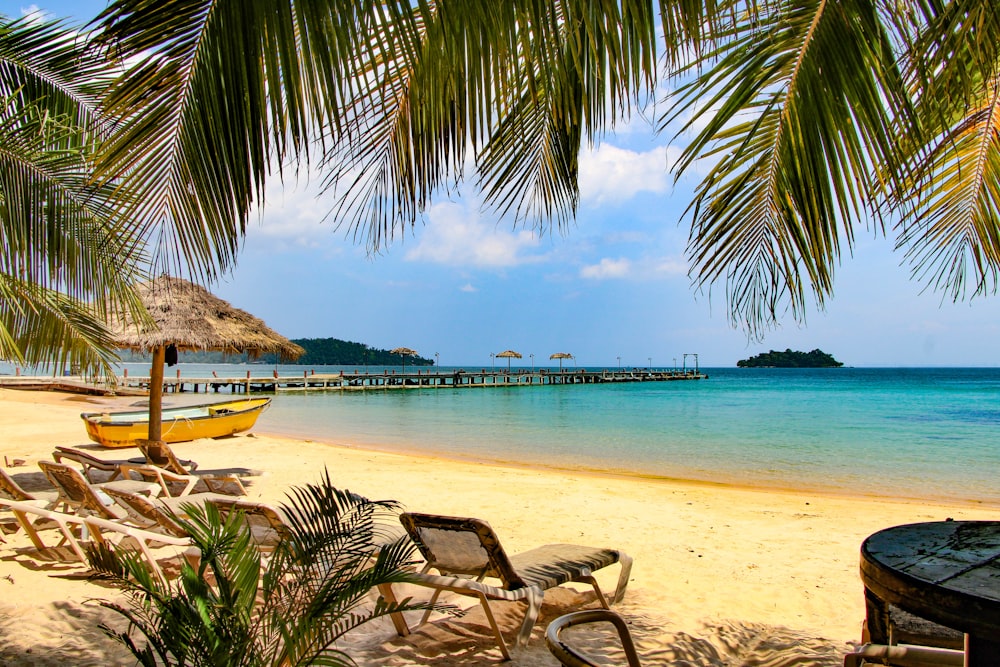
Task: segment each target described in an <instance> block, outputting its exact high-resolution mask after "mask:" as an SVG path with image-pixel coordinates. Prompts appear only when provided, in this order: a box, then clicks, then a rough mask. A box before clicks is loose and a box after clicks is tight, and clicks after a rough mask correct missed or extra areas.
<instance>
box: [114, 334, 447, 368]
mask: <svg viewBox="0 0 1000 667" xmlns="http://www.w3.org/2000/svg"><path fill="white" fill-rule="evenodd" d="M292 342H293V343H296V344H298V345H301V346H302V347H303V348H305V351H306V352H305V354H303V355H302V356H301V357H299V358H298V359H297V360H296V361H292V362H286V361H282V362H281V363H282V364H289V363H290V364H295V365H299V366H399V365H401V364H402V361H403V359H402V357H401V356H400V355H399V354H393V353H392V352H390V351H389V350H382V349H379V348H375V347H371V346H369V345H365V344H364V343H355V342H352V341H348V340H340V339H339V338H296V339H293V340H292ZM121 355H122V361H133V362H134V361H150V360H151V359H152V355H151V354H149V353H145V352H132V351H129V350H124V351H122V352H121ZM177 360H178V361H179V362H182V363H188V364H245V363H251V362H254V361H257V362H259V363H261V364H274V363H276V361H277V360H276V359H275V355H273V354H265V355H262V356H261V357H259V358H257V359H251V358H250V357H249V356H248V355H246V354H226V353H225V352H205V351H191V352H180V353H178V355H177ZM406 365H407V366H433V365H434V360H433V359H425V358H424V357H420V356H416V357H411V356H407V357H406Z"/></svg>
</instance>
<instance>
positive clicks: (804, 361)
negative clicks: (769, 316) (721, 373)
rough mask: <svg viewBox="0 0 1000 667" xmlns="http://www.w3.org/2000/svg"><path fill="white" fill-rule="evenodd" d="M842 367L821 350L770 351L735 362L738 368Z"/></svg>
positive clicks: (841, 364)
mask: <svg viewBox="0 0 1000 667" xmlns="http://www.w3.org/2000/svg"><path fill="white" fill-rule="evenodd" d="M843 365H844V364H843V363H841V362H839V361H837V360H836V359H834V358H833V356H831V355H829V354H827V353H826V352H823V351H822V350H813V351H812V352H798V351H793V350H785V351H784V352H776V351H774V350H771V351H770V352H761V353H760V354H758V355H757V356H755V357H750V358H749V359H741V360H740V361H737V362H736V366H737V367H738V368H840V367H841V366H843Z"/></svg>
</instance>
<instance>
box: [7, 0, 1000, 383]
mask: <svg viewBox="0 0 1000 667" xmlns="http://www.w3.org/2000/svg"><path fill="white" fill-rule="evenodd" d="M4 1H5V2H6V0H4ZM104 4H105V3H104V2H103V1H101V0H74V1H73V2H62V1H61V0H59V1H52V2H47V3H44V4H43V3H39V4H37V5H20V6H18V9H15V8H14V7H15V6H13V5H12V6H10V7H9V8H7V9H2V10H0V13H5V14H7V15H9V16H13V15H17V14H19V13H23V12H27V11H31V10H33V9H38V8H41V10H42V11H45V12H48V13H50V14H51V15H53V16H56V17H72V18H74V19H78V20H81V21H83V20H87V19H89V18H91V17H93V16H94V15H96V14H97V13H98V12H99V11H100V9H102V8H103V7H104ZM0 6H2V4H0ZM672 138H673V133H666V134H660V135H657V134H655V133H654V132H652V130H651V128H650V127H649V125H648V123H647V122H645V121H642V120H636V121H633V122H631V123H630V124H629V125H626V126H623V127H619V128H617V130H616V132H615V133H614V134H613V135H610V136H607V137H605V138H603V140H602V142H601V143H600V145H598V146H596V147H594V149H592V150H591V149H585V150H584V152H583V154H582V155H581V160H580V164H581V173H580V190H581V200H580V206H579V209H578V214H577V216H576V219H575V222H574V223H573V225H572V226H571V228H570V229H568V230H567V232H566V233H565V234H561V233H559V232H558V231H553V232H552V233H551V234H549V233H546V234H545V235H542V236H537V235H533V234H532V233H531V232H530V231H526V230H520V229H518V230H515V229H511V228H510V226H509V225H507V224H504V223H500V224H498V223H497V221H496V220H495V219H493V218H491V217H489V215H484V214H483V213H482V212H481V209H480V206H479V204H478V201H477V199H476V193H475V192H474V190H473V189H472V188H471V186H469V187H467V188H465V189H463V190H462V191H461V192H459V193H455V194H453V195H452V196H450V197H449V196H447V195H444V196H441V197H439V198H438V199H437V200H436V201H435V202H434V204H433V205H432V206H431V207H430V208H429V209H428V210H427V211H426V214H425V215H424V217H423V220H422V221H421V222H420V223H418V224H417V226H416V227H415V228H414V229H413V230H412V232H408V233H407V234H405V236H404V237H403V238H400V239H398V240H397V241H396V242H395V243H393V244H392V245H391V246H390V247H389V248H388V249H386V250H385V251H383V252H381V253H380V254H378V255H377V256H372V255H371V254H370V253H369V252H368V250H367V249H366V248H365V247H364V245H359V244H358V243H356V242H355V241H354V239H353V238H352V237H351V236H350V235H349V234H348V233H347V232H346V230H344V229H337V228H336V226H335V225H333V224H332V223H331V222H330V221H325V220H324V218H325V216H326V213H327V212H328V211H329V210H330V209H331V208H332V205H333V202H331V201H329V200H328V199H327V200H324V199H323V198H321V197H318V187H317V182H318V180H319V179H318V178H315V177H314V178H312V179H311V182H306V183H296V182H294V181H288V180H286V181H285V182H284V183H281V182H279V179H277V178H275V179H272V181H271V183H270V184H269V185H268V188H267V198H266V201H265V203H264V205H263V206H262V208H261V210H260V211H258V212H257V213H256V214H255V215H254V216H253V218H252V220H251V222H250V225H249V231H248V233H247V236H246V239H245V243H244V247H243V250H242V252H241V254H240V257H239V260H238V265H237V267H236V269H235V270H234V271H233V272H232V273H231V274H229V275H227V276H225V277H224V278H223V280H222V281H221V282H220V283H218V284H215V285H212V286H211V289H212V291H213V292H214V293H216V294H217V295H219V296H220V297H222V298H224V299H226V300H228V301H229V302H230V303H232V304H233V305H234V306H236V307H238V308H242V309H244V310H247V311H249V312H251V313H253V314H254V315H256V316H258V317H260V318H262V319H263V320H264V321H265V322H266V323H267V324H268V325H269V326H270V327H271V328H273V329H275V330H276V331H278V332H279V333H281V334H283V335H285V336H287V337H289V338H328V337H329V338H340V339H344V340H350V341H356V342H361V343H365V344H368V345H370V346H372V347H376V348H384V349H391V348H394V347H400V346H405V347H410V348H413V349H415V350H416V351H417V352H419V353H420V355H421V356H423V357H426V358H431V359H434V358H437V359H438V361H439V363H440V364H441V365H442V366H463V367H470V368H477V367H478V368H488V367H489V366H490V365H491V363H492V358H491V353H492V354H495V353H498V352H501V351H503V350H506V349H513V350H516V351H518V352H520V353H521V354H522V355H523V359H522V360H521V363H522V364H523V365H524V366H528V365H529V364H534V365H536V366H538V365H556V364H557V362H555V361H549V356H550V355H551V354H553V353H555V352H569V353H571V354H573V355H574V356H575V357H576V364H577V366H578V367H605V368H613V367H615V366H617V365H621V366H623V367H629V366H647V365H652V366H653V367H673V366H675V365H681V364H682V363H683V361H684V355H685V354H687V355H689V356H688V357H687V364H688V366H690V365H691V363H692V357H691V356H690V355H693V354H697V355H698V363H699V365H700V366H701V367H703V368H712V367H731V366H734V365H735V364H736V362H737V361H738V360H740V359H744V358H747V357H750V356H753V355H755V354H758V353H760V352H765V351H768V350H772V349H774V350H784V349H787V348H790V349H793V350H803V351H809V350H813V349H817V348H818V349H821V350H823V351H824V352H827V353H829V354H832V355H833V356H834V357H835V358H837V359H838V360H839V361H841V362H843V363H844V364H845V365H848V366H859V367H860V366H868V367H888V366H997V365H1000V348H998V346H997V345H996V341H997V340H998V337H1000V336H998V334H1000V300H998V299H1000V297H991V298H977V299H974V300H972V301H966V302H960V303H957V304H955V303H952V302H951V301H950V300H948V299H946V298H942V295H941V293H939V292H933V291H930V290H927V289H925V285H924V284H923V283H921V282H918V281H915V280H912V279H911V278H910V272H909V268H908V267H907V266H905V265H903V264H902V261H903V257H902V254H901V253H899V252H895V251H894V250H893V240H892V239H885V238H881V237H879V236H877V235H876V234H875V233H874V232H871V231H865V230H864V229H863V228H862V229H858V230H857V234H856V241H857V243H856V245H855V247H854V248H853V250H852V251H850V252H846V253H845V255H844V257H842V259H841V263H840V265H839V267H838V268H837V269H836V274H835V276H836V277H835V283H834V294H833V298H832V299H829V300H828V302H827V304H826V307H825V309H824V310H822V311H820V310H817V309H816V308H811V309H810V310H808V311H807V312H806V318H805V322H804V323H800V322H796V321H795V320H794V319H793V318H792V317H791V315H790V314H789V315H788V316H786V317H783V318H782V319H781V320H780V321H779V323H778V325H777V327H776V328H774V329H773V330H771V331H769V332H767V333H766V334H765V335H764V337H763V339H762V340H750V339H749V338H748V337H747V334H746V333H745V332H744V331H743V330H741V329H738V328H733V327H732V326H731V325H730V322H729V318H728V313H727V306H726V302H725V292H724V287H723V286H719V287H717V288H716V289H715V290H714V291H713V292H712V293H710V294H706V293H698V292H697V291H696V290H695V289H694V288H693V287H692V283H691V279H690V277H689V276H688V263H687V261H686V259H685V247H686V245H687V237H688V231H689V225H690V220H689V219H684V218H682V216H683V213H684V210H685V208H686V206H687V204H688V203H689V202H690V200H691V195H692V191H693V188H694V186H695V185H696V183H697V178H698V176H697V174H692V175H691V176H685V177H684V178H683V179H681V180H680V181H679V182H676V183H675V182H674V178H673V175H672V174H670V173H669V172H668V169H667V167H668V163H669V162H670V160H671V159H673V158H674V157H676V155H677V154H678V152H679V149H680V148H681V147H680V146H677V145H672V144H671V139H672ZM681 140H683V138H682V139H681ZM531 355H534V356H533V357H532V356H531ZM516 365H517V363H516V362H515V366H516Z"/></svg>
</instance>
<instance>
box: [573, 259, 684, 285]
mask: <svg viewBox="0 0 1000 667" xmlns="http://www.w3.org/2000/svg"><path fill="white" fill-rule="evenodd" d="M687 270H688V267H687V262H685V261H684V259H683V258H678V257H656V258H640V259H637V260H633V259H629V258H627V257H619V258H618V259H611V258H609V257H604V258H602V259H601V261H600V262H598V263H597V264H589V265H587V266H584V267H583V268H581V269H580V277H581V278H585V279H589V280H617V279H624V278H627V279H630V280H654V279H657V278H663V277H671V276H684V275H687Z"/></svg>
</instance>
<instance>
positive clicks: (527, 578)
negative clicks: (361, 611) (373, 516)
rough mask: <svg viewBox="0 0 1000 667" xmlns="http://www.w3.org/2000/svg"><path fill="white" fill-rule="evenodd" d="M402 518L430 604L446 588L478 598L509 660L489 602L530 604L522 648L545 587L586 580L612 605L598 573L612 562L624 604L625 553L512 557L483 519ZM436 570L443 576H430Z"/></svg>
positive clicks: (558, 549) (547, 549) (555, 549)
mask: <svg viewBox="0 0 1000 667" xmlns="http://www.w3.org/2000/svg"><path fill="white" fill-rule="evenodd" d="M400 521H401V523H402V524H403V527H404V528H405V529H406V532H407V533H408V534H409V535H410V538H411V539H412V540H413V541H414V543H415V544H416V545H417V548H418V549H419V550H420V553H421V554H422V555H423V557H424V559H425V560H426V561H427V562H426V564H425V565H424V567H423V569H421V571H420V572H419V573H415V574H413V575H412V576H413V577H414V583H417V584H419V585H422V586H427V587H429V588H433V589H435V592H434V595H433V597H432V598H431V604H434V603H435V602H436V601H437V598H438V596H439V595H440V593H441V592H442V591H452V592H455V593H458V594H460V595H467V596H470V597H475V598H478V599H479V601H480V604H481V605H482V607H483V611H484V612H485V613H486V618H487V620H488V621H489V623H490V627H491V628H492V629H493V634H494V636H495V637H496V640H497V644H498V645H499V647H500V652H501V653H502V654H503V656H504V658H505V659H508V660H509V659H510V652H509V651H508V649H507V645H506V643H505V642H504V639H503V635H502V634H501V632H500V628H499V627H498V626H497V623H496V620H495V618H494V616H493V611H492V609H491V608H490V604H489V601H490V600H512V601H518V600H524V601H526V602H527V610H526V611H525V615H524V620H523V622H522V623H521V629H520V631H519V632H518V635H517V640H516V642H515V646H517V647H520V646H524V645H525V644H526V643H527V642H528V639H529V638H530V636H531V628H532V627H533V626H534V624H535V621H536V620H537V618H538V611H539V608H540V607H541V604H542V597H543V596H544V591H546V590H548V589H549V588H554V587H556V586H560V585H562V584H565V583H568V582H585V583H588V584H590V585H591V586H593V588H594V592H595V593H596V594H597V599H598V601H599V602H600V604H601V606H602V607H604V608H605V609H607V608H608V607H609V604H608V600H607V599H606V598H605V596H604V594H603V593H602V592H601V589H600V586H598V584H597V580H596V579H595V578H594V576H593V572H594V571H596V570H599V569H601V568H604V567H607V566H608V565H611V564H613V563H619V564H620V565H621V573H620V574H619V577H618V585H617V587H616V589H615V593H614V595H613V596H612V597H611V601H612V602H619V601H620V600H621V599H622V597H623V596H624V595H625V587H626V586H627V585H628V578H629V573H630V572H631V570H632V558H631V557H629V556H628V555H626V554H625V553H623V552H621V551H618V550H616V549H600V548H593V547H586V546H579V545H575V544H549V545H546V546H543V547H538V548H537V549H532V550H531V551H526V552H524V553H520V554H516V555H514V556H511V557H509V558H508V556H507V554H506V552H505V551H504V549H503V547H502V546H501V544H500V540H499V538H498V537H497V536H496V534H495V533H494V532H493V529H492V528H491V527H490V525H489V524H488V523H486V522H485V521H482V520H480V519H469V518H460V517H447V516H438V515H432V514H414V513H405V514H402V515H401V516H400ZM431 570H437V572H438V573H439V574H437V575H434V574H429V572H430V571H431ZM486 578H491V579H497V580H499V585H490V584H487V583H485V581H484V580H485V579H486ZM385 593H386V591H385V590H383V594H385ZM389 594H390V595H391V590H390V592H389ZM387 597H388V596H387ZM429 615H430V610H428V612H427V613H425V614H424V616H423V618H422V619H421V621H420V623H421V624H423V623H426V622H427V619H428V617H429Z"/></svg>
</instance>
